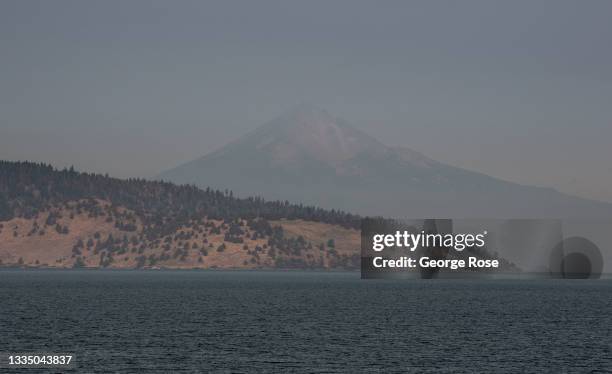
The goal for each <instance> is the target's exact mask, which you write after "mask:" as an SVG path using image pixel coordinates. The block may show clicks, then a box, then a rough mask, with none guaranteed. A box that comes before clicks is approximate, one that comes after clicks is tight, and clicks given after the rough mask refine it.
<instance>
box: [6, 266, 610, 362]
mask: <svg viewBox="0 0 612 374" xmlns="http://www.w3.org/2000/svg"><path fill="white" fill-rule="evenodd" d="M0 297H1V300H2V307H1V309H0V312H1V313H0V346H1V347H2V348H0V350H2V351H4V352H14V351H19V352H22V351H52V352H75V353H76V355H77V359H76V360H77V363H78V371H79V372H135V371H138V370H141V372H159V373H170V372H326V373H329V372H350V373H356V372H374V373H377V372H409V373H410V372H415V373H416V372H419V373H420V372H443V373H455V372H466V373H474V372H483V373H490V372H509V373H510V372H512V373H516V372H549V373H565V372H567V373H574V372H576V373H589V372H612V281H610V280H600V281H592V280H589V281H561V280H538V281H533V280H529V281H528V280H513V281H510V280H506V281H500V280H497V281H483V280H434V281H427V280H410V281H380V280H377V281H364V280H360V279H359V274H357V273H315V272H213V271H210V272H202V271H199V272H196V271H193V272H190V271H183V272H170V271H168V272H165V271H160V272H144V271H142V272H141V271H129V272H119V271H0ZM32 370H33V369H20V370H19V371H15V372H20V373H25V372H33V371H32ZM0 371H3V372H4V371H6V369H0Z"/></svg>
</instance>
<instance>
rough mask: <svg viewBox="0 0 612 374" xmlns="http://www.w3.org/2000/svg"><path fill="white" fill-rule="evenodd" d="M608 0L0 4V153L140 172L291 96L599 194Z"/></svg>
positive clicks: (521, 177)
mask: <svg viewBox="0 0 612 374" xmlns="http://www.w3.org/2000/svg"><path fill="white" fill-rule="evenodd" d="M611 16H612V2H610V1H596V0H593V1H572V2H566V1H558V0H551V1H503V2H502V1H499V2H497V1H489V0H486V1H461V2H459V1H448V2H447V1H355V0H350V1H300V2H297V1H296V2H293V1H275V2H269V1H219V2H210V1H207V2H202V1H194V2H191V1H148V2H145V1H95V2H94V1H40V2H39V1H27V0H26V1H7V0H4V1H2V2H0V159H9V160H17V159H21V160H23V159H29V160H36V161H46V162H51V163H53V164H55V165H57V166H64V165H71V164H73V165H75V167H77V168H78V169H81V170H87V171H96V172H108V173H109V174H111V175H115V176H120V177H127V176H143V177H148V176H153V175H156V174H157V173H158V172H160V171H162V170H164V169H167V168H170V167H173V166H175V165H177V164H180V163H182V162H184V161H188V160H191V159H193V158H197V157H199V156H202V155H204V154H205V153H208V152H210V151H212V150H214V149H216V148H218V147H220V146H222V145H223V144H225V143H226V142H228V141H230V140H232V139H234V138H235V137H237V136H239V135H241V134H243V133H245V132H246V131H249V130H250V129H252V128H254V127H256V126H258V125H260V124H262V123H263V122H266V121H268V120H270V119H272V118H273V117H275V116H277V115H279V114H280V113H282V112H284V111H287V110H289V109H290V108H292V107H293V106H294V105H296V104H297V103H300V102H308V103H312V104H316V105H318V106H320V107H323V108H326V109H327V110H328V111H329V112H330V113H332V114H335V115H337V116H340V117H343V118H345V119H347V120H349V121H351V122H353V123H354V124H355V125H357V126H358V127H360V128H362V129H364V130H366V131H368V132H369V133H371V134H372V135H374V136H376V137H378V138H379V139H380V140H382V141H383V142H385V143H387V144H389V145H406V146H409V147H412V148H414V149H416V150H419V151H421V152H423V153H425V154H426V155H428V156H430V157H433V158H435V159H437V160H439V161H443V162H447V163H450V164H453V165H456V166H461V167H466V168H469V169H473V170H477V171H482V172H485V173H487V174H490V175H493V176H497V177H501V178H504V179H507V180H511V181H515V182H519V183H524V184H530V185H539V186H551V187H555V188H557V189H559V190H561V191H564V192H569V193H572V194H576V195H580V196H585V197H590V198H596V199H601V200H607V201H612V162H611V161H612V147H610V144H609V143H610V140H611V139H612V22H610V18H611Z"/></svg>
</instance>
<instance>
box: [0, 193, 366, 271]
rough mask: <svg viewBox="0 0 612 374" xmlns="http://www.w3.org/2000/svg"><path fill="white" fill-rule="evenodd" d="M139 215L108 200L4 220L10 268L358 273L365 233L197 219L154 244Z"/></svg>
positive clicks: (2, 254)
mask: <svg viewBox="0 0 612 374" xmlns="http://www.w3.org/2000/svg"><path fill="white" fill-rule="evenodd" d="M142 227H143V226H142V222H141V219H140V218H139V216H138V215H137V214H135V213H134V212H132V211H130V210H128V209H126V208H124V207H120V206H114V205H112V204H111V203H110V202H109V201H105V200H100V199H96V200H91V199H89V200H79V201H71V202H66V203H63V204H61V205H56V206H54V207H52V208H50V209H48V210H44V211H41V212H38V213H37V214H36V215H35V216H34V217H32V218H23V217H17V218H13V219H10V220H7V221H3V222H0V261H1V264H2V265H3V266H27V267H62V268H66V267H104V268H183V269H190V268H246V269H253V268H321V269H328V268H348V269H351V268H357V267H358V264H359V232H358V231H357V230H355V229H347V228H343V227H341V226H339V225H333V224H329V223H321V222H310V221H304V220H277V221H270V222H268V221H265V220H262V219H256V220H244V219H234V220H231V221H223V220H215V219H208V218H207V217H204V218H201V219H197V220H190V221H188V222H187V223H186V224H184V225H181V226H178V227H177V228H176V229H175V230H173V231H171V232H168V233H165V234H164V235H161V236H159V237H156V238H148V237H147V236H146V235H145V234H144V231H143V230H142Z"/></svg>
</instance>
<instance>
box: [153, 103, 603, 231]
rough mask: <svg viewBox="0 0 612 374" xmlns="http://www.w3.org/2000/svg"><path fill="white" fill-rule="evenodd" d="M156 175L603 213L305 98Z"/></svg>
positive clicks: (332, 198)
mask: <svg viewBox="0 0 612 374" xmlns="http://www.w3.org/2000/svg"><path fill="white" fill-rule="evenodd" d="M441 136H443V134H442V135H441ZM475 146H476V145H475ZM159 178H161V179H163V180H168V181H172V182H176V183H189V184H196V185H199V186H211V187H214V188H219V189H226V188H228V189H231V190H233V191H234V192H236V193H237V194H239V195H241V196H250V195H257V196H262V197H264V198H267V199H274V200H289V201H292V202H301V203H305V204H313V205H318V206H323V207H326V208H335V209H341V210H344V211H350V212H355V213H358V214H365V215H383V216H394V217H413V218H420V217H449V218H470V217H474V218H482V217H492V218H531V217H537V218H545V217H546V218H548V217H550V218H589V219H609V218H610V217H612V204H609V203H603V202H597V201H591V200H587V199H582V198H577V197H573V196H568V195H565V194H562V193H560V192H558V191H556V190H554V189H551V188H539V187H530V186H523V185H520V184H516V183H511V182H507V181H504V180H500V179H497V178H493V177H490V176H487V175H485V174H481V173H477V172H474V171H469V170H465V169H461V168H457V167H453V166H450V165H446V164H443V163H440V162H437V161H435V160H432V159H430V158H428V157H426V156H424V155H423V154H421V153H419V152H416V151H414V150H412V149H409V148H403V147H389V146H386V145H384V144H383V143H381V142H380V141H378V140H376V139H375V138H373V137H372V136H370V135H368V134H366V133H364V132H362V131H361V130H359V129H357V128H355V127H353V126H351V125H350V124H349V123H347V122H346V121H344V120H342V119H339V118H336V117H334V116H332V115H330V114H329V113H327V112H326V111H325V110H321V109H318V108H315V107H309V106H300V107H298V108H296V109H294V110H292V111H290V112H288V113H286V114H284V115H281V116H280V117H278V118H276V119H274V120H272V121H270V122H268V123H266V124H264V125H262V126H261V127H259V128H257V129H256V130H255V131H253V132H251V133H249V134H246V135H244V136H243V137H241V138H239V139H237V140H236V141H234V142H231V143H229V144H228V145H226V146H224V147H222V148H221V149H219V150H217V151H215V152H212V153H210V154H207V155H205V156H203V157H201V158H199V159H196V160H193V161H191V162H188V163H186V164H184V165H180V166H178V167H176V168H174V169H171V170H168V171H166V172H164V173H162V174H161V175H159Z"/></svg>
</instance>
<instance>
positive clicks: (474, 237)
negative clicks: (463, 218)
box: [372, 230, 488, 252]
mask: <svg viewBox="0 0 612 374" xmlns="http://www.w3.org/2000/svg"><path fill="white" fill-rule="evenodd" d="M487 233H488V232H487V230H484V231H483V232H482V233H478V234H463V233H462V234H450V233H448V234H440V233H426V232H425V231H424V230H422V231H421V232H420V233H416V234H415V233H411V232H408V231H407V230H404V231H399V230H397V231H396V232H395V233H394V234H374V235H373V236H372V250H374V251H375V252H380V251H382V250H383V249H385V248H388V247H395V248H405V249H408V250H410V251H412V252H414V251H415V250H416V249H417V248H419V247H421V248H439V247H444V248H453V249H455V250H456V251H459V252H461V251H463V250H464V249H466V248H473V247H476V248H482V247H484V246H485V237H486V235H487Z"/></svg>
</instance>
